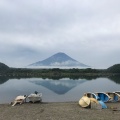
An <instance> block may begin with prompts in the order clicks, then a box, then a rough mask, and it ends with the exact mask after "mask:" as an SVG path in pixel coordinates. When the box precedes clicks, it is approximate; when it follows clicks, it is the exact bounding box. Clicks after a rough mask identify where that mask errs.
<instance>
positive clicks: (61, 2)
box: [0, 0, 120, 68]
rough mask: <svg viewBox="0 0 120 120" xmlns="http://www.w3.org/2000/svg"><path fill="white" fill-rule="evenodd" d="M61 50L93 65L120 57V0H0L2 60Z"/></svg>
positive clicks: (19, 63)
mask: <svg viewBox="0 0 120 120" xmlns="http://www.w3.org/2000/svg"><path fill="white" fill-rule="evenodd" d="M58 52H64V53H66V54H67V55H69V56H70V57H72V58H74V59H75V60H77V61H79V62H81V63H84V64H87V65H89V66H92V67H95V68H108V67H110V66H111V65H114V64H118V63H120V0H0V62H3V63H5V64H6V65H8V66H10V67H24V66H26V65H28V64H31V63H34V62H37V61H41V60H44V59H46V58H48V57H50V56H51V55H53V54H55V53H58Z"/></svg>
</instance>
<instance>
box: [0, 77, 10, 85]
mask: <svg viewBox="0 0 120 120" xmlns="http://www.w3.org/2000/svg"><path fill="white" fill-rule="evenodd" d="M8 80H9V78H7V77H2V76H0V84H3V83H5V82H7V81H8Z"/></svg>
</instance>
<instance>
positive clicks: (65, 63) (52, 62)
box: [29, 52, 88, 67]
mask: <svg viewBox="0 0 120 120" xmlns="http://www.w3.org/2000/svg"><path fill="white" fill-rule="evenodd" d="M30 66H32V67H35V66H36V67H40V66H48V67H50V66H51V67H88V66H87V65H85V64H83V63H80V62H78V61H76V60H74V59H73V58H71V57H69V56H68V55H66V54H65V53H62V52H59V53H56V54H54V55H53V56H51V57H49V58H47V59H45V60H43V61H38V62H35V63H32V64H30V65H29V67H30Z"/></svg>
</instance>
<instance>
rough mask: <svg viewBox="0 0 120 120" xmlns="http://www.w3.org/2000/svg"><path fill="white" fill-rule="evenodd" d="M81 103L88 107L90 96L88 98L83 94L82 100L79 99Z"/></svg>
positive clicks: (82, 105)
mask: <svg viewBox="0 0 120 120" xmlns="http://www.w3.org/2000/svg"><path fill="white" fill-rule="evenodd" d="M79 105H80V106H81V107H88V106H89V105H90V98H88V97H87V96H83V97H82V98H81V99H80V100H79Z"/></svg>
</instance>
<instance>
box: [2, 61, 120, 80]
mask: <svg viewBox="0 0 120 120" xmlns="http://www.w3.org/2000/svg"><path fill="white" fill-rule="evenodd" d="M115 75H120V64H116V65H113V66H111V67H109V68H107V69H92V68H86V69H79V68H71V69H60V68H51V69H49V68H48V69H33V68H10V67H8V66H7V65H5V64H3V63H0V76H6V77H13V78H14V77H20V78H21V77H42V78H53V79H54V78H66V77H68V78H73V79H74V78H75V79H76V78H86V79H87V77H88V78H89V77H95V78H97V77H109V76H115Z"/></svg>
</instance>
